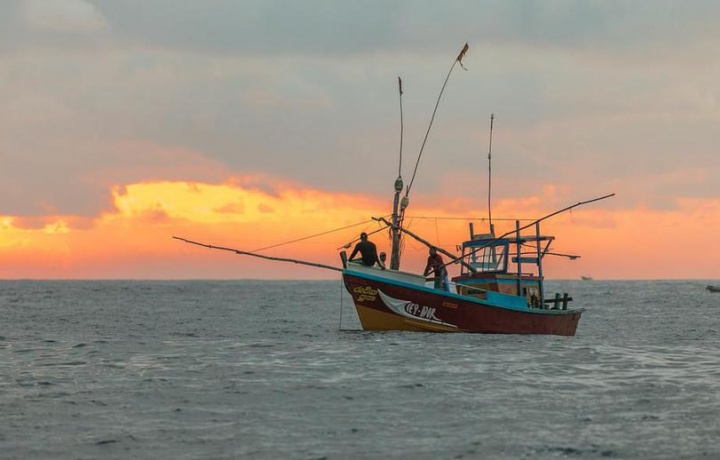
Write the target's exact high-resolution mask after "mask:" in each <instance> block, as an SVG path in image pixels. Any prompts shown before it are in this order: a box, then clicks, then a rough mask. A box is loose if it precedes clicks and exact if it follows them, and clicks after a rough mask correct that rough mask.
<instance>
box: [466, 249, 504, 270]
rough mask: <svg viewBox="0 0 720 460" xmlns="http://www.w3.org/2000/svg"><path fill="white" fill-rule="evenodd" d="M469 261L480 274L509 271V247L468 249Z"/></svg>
mask: <svg viewBox="0 0 720 460" xmlns="http://www.w3.org/2000/svg"><path fill="white" fill-rule="evenodd" d="M468 250H469V254H468V258H467V260H468V261H469V263H470V265H471V266H472V267H473V268H475V270H477V271H478V272H479V273H487V272H504V271H506V270H507V245H494V246H485V247H479V248H472V247H471V248H468Z"/></svg>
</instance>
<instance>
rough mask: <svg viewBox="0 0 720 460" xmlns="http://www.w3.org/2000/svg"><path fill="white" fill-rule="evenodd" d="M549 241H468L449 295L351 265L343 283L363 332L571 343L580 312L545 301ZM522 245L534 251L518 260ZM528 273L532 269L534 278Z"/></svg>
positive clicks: (407, 277) (406, 277) (410, 277)
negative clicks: (549, 338) (539, 337)
mask: <svg viewBox="0 0 720 460" xmlns="http://www.w3.org/2000/svg"><path fill="white" fill-rule="evenodd" d="M537 230H539V225H538V226H537ZM552 239H553V237H550V236H542V235H540V234H539V232H536V233H535V234H534V235H529V236H526V235H521V234H520V232H519V231H518V232H517V234H516V235H514V236H508V237H502V238H495V237H492V236H489V237H485V236H482V237H472V236H471V239H470V240H468V241H465V242H464V243H463V244H462V248H463V255H462V257H463V259H466V260H469V261H470V262H469V263H467V265H463V270H462V272H461V274H460V275H459V276H456V277H454V278H453V279H452V285H453V286H454V290H453V291H454V292H447V291H444V290H440V289H434V288H432V287H427V286H425V277H424V276H420V275H414V274H412V273H406V272H401V271H397V270H393V269H388V270H383V269H380V268H378V267H367V266H363V265H360V264H355V263H352V262H350V263H346V265H345V268H344V270H343V272H342V276H343V281H344V283H345V287H346V288H347V290H348V292H349V293H350V295H351V296H352V298H353V302H354V304H355V308H356V310H357V314H358V317H359V318H360V323H361V324H362V327H363V329H365V330H369V331H426V332H477V333H494V334H555V335H566V336H572V335H574V334H575V331H576V329H577V326H578V322H579V321H580V316H581V315H582V312H583V309H581V308H580V309H570V308H568V302H570V301H571V300H572V298H571V297H569V296H568V294H567V293H564V294H562V295H561V294H559V293H558V294H556V295H555V296H552V297H549V298H546V293H545V287H544V282H543V275H542V259H543V257H544V256H545V255H546V254H547V251H548V247H549V244H550V242H551V241H552ZM527 244H531V245H532V244H535V245H536V254H535V255H533V256H532V257H527V256H525V255H523V254H522V252H520V255H519V256H518V255H517V254H518V252H517V251H518V250H520V248H521V247H523V245H527ZM513 248H515V250H513ZM520 251H521V250H520ZM529 265H532V266H534V267H535V268H536V270H535V272H534V273H532V274H531V273H527V272H526V270H527V267H528V266H529ZM513 266H514V267H515V270H510V267H513Z"/></svg>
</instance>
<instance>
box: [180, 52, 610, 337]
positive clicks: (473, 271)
mask: <svg viewBox="0 0 720 460" xmlns="http://www.w3.org/2000/svg"><path fill="white" fill-rule="evenodd" d="M467 50H468V45H467V44H466V45H465V46H464V47H463V49H462V51H461V52H460V54H459V55H458V56H457V58H456V59H455V61H453V64H452V66H451V67H450V71H449V72H448V74H447V77H446V79H445V84H444V85H443V89H442V90H441V91H440V96H438V100H437V103H436V105H435V110H434V111H433V116H432V118H431V120H430V125H429V126H428V129H427V132H426V134H425V140H427V138H428V134H429V132H430V128H431V127H432V122H433V120H434V117H435V113H436V112H437V107H438V105H439V102H440V99H441V97H442V93H443V90H444V89H445V85H446V84H447V82H448V79H449V77H450V74H451V73H452V70H453V68H455V65H456V64H460V65H461V66H462V58H463V56H464V55H465V53H466V52H467ZM398 85H399V93H400V114H401V116H400V118H401V138H400V139H401V140H400V146H401V147H400V164H401V165H402V93H403V92H402V80H401V79H400V78H398ZM493 120H494V117H493V116H492V115H491V117H490V147H489V149H488V217H489V218H488V229H487V233H476V232H475V227H474V225H473V223H470V224H469V235H468V237H467V239H466V240H465V241H462V242H461V243H460V245H459V246H458V247H459V251H460V252H461V253H460V254H459V255H456V254H454V253H451V252H449V251H447V250H445V249H443V248H440V247H436V246H435V245H433V244H431V243H430V242H428V241H427V240H425V239H424V238H422V237H421V236H419V235H416V234H415V233H413V232H411V231H409V230H408V229H407V228H405V225H404V222H405V213H406V211H407V209H408V205H409V193H410V189H411V187H412V184H413V181H414V178H415V173H413V177H412V179H411V180H410V182H409V185H408V186H407V187H405V186H404V181H403V178H402V174H401V171H400V169H401V168H398V169H399V171H398V177H397V179H396V180H395V183H394V190H395V194H394V197H393V204H392V214H391V220H387V219H386V218H385V217H374V218H373V219H374V220H376V221H377V222H378V223H380V224H383V225H384V227H383V228H387V229H388V230H389V233H390V236H391V248H392V250H391V257H390V264H389V267H387V268H386V267H384V266H382V267H381V266H367V265H363V264H362V263H356V262H353V261H349V260H348V257H347V253H346V251H345V250H344V249H347V248H349V247H350V246H351V244H352V242H351V243H348V244H347V245H345V246H344V247H343V248H341V249H343V250H341V251H340V253H339V255H340V260H341V262H342V268H340V267H334V266H331V265H326V264H318V263H312V262H307V261H301V260H296V259H290V258H280V257H270V256H266V255H262V254H258V253H257V252H256V251H242V250H239V249H234V248H228V247H220V246H213V245H209V244H205V243H200V242H197V241H193V240H189V239H186V238H180V237H173V238H176V239H178V240H181V241H184V242H186V243H190V244H195V245H199V246H204V247H207V248H210V249H220V250H225V251H230V252H233V253H236V254H241V255H248V256H252V257H260V258H263V259H269V260H274V261H281V262H292V263H297V264H303V265H310V266H315V267H320V268H325V269H330V270H337V271H340V272H341V276H342V281H343V283H344V286H345V288H346V289H347V291H348V293H349V294H350V295H351V296H352V300H353V303H354V305H355V309H356V311H357V315H358V318H359V320H360V324H361V325H362V328H363V329H364V330H367V331H417V332H468V333H488V334H554V335H562V336H572V335H574V334H575V332H576V330H577V327H578V323H579V321H580V317H581V316H582V313H583V311H584V310H583V309H582V308H571V307H570V302H571V301H572V300H573V298H572V297H571V296H570V295H569V294H568V293H565V292H563V293H552V294H551V293H549V292H547V289H546V287H545V277H544V272H543V260H544V258H545V257H547V256H550V255H553V256H565V257H568V258H570V259H576V258H577V257H579V256H569V255H565V254H556V253H552V252H550V245H551V243H552V242H553V240H554V237H553V236H549V235H543V234H542V233H541V228H540V227H541V223H542V222H543V221H544V220H546V219H548V218H551V217H552V216H554V215H556V214H559V213H562V212H565V211H568V210H570V209H573V208H575V207H577V206H581V205H584V204H588V203H592V202H595V201H599V200H602V199H605V198H608V197H611V196H613V195H614V194H610V195H606V196H603V197H599V198H595V199H591V200H587V201H582V202H579V203H576V204H574V205H572V206H568V207H566V208H564V209H561V210H559V211H556V212H553V213H551V214H548V215H546V216H543V217H541V218H539V219H536V220H534V221H532V222H530V223H526V224H522V225H521V221H520V220H516V221H515V226H514V228H512V229H511V230H509V231H507V232H505V233H503V234H500V235H498V236H496V234H495V227H494V225H493V221H492V212H491V206H490V204H491V180H490V179H491V171H492V163H491V159H492V131H493ZM424 147H425V141H423V144H422V146H421V148H420V153H419V154H418V160H417V163H416V165H415V172H417V169H418V168H417V166H418V164H419V161H420V158H421V156H422V152H423V149H424ZM403 190H404V191H405V194H404V196H402V197H401V194H402V192H403ZM325 233H327V232H325ZM405 238H413V239H415V240H416V241H418V242H420V243H422V244H424V245H426V246H428V247H434V248H436V251H437V252H439V253H442V254H444V255H445V256H446V257H447V258H448V264H457V265H459V267H460V269H459V273H458V274H457V275H456V276H454V277H453V278H452V280H451V283H449V286H446V288H444V289H437V288H435V287H434V285H432V286H431V285H428V281H429V280H428V279H427V278H426V277H425V275H424V274H419V273H415V272H412V271H404V270H400V266H401V252H402V251H401V247H402V244H401V243H402V242H403V240H404V239H405ZM373 265H374V264H373Z"/></svg>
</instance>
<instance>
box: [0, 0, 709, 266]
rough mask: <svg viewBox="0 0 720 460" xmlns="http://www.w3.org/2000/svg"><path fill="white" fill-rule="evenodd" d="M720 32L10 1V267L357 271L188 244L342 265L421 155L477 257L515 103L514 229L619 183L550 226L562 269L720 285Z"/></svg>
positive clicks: (409, 260) (279, 6) (702, 14)
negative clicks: (474, 232) (475, 234)
mask: <svg viewBox="0 0 720 460" xmlns="http://www.w3.org/2000/svg"><path fill="white" fill-rule="evenodd" d="M466 42H467V43H468V44H469V50H468V52H467V54H466V55H465V57H464V58H463V61H462V63H463V65H464V67H465V69H466V70H465V69H463V68H461V67H459V66H456V67H455V68H454V69H453V71H452V74H451V76H450V79H449V81H448V84H447V86H446V88H445V90H444V92H443V95H442V99H441V101H440V104H439V107H438V109H437V114H436V117H435V119H434V122H433V125H432V130H431V131H430V134H429V136H428V139H427V142H426V144H425V147H424V149H423V151H422V152H423V153H422V156H421V157H420V158H419V160H418V155H419V152H420V149H421V146H422V144H423V138H424V136H425V134H426V131H427V129H428V125H429V122H430V119H431V115H432V113H433V108H434V107H435V103H436V101H437V98H438V95H439V94H440V90H441V87H442V85H443V82H444V79H445V77H446V76H447V74H448V71H449V70H450V68H451V66H452V64H453V62H454V60H455V57H456V56H457V54H458V52H459V51H460V49H461V48H462V47H463V45H464V44H465V43H466ZM718 42H720V2H716V1H704V0H695V1H693V2H686V1H681V0H678V1H670V0H635V1H632V2H628V1H614V0H610V1H607V0H603V1H600V0H597V1H595V0H577V1H572V0H554V1H549V0H548V1H533V0H473V1H454V0H448V1H444V2H437V1H426V0H412V1H410V0H406V1H387V0H364V1H353V0H350V1H342V2H338V1H334V0H311V1H307V2H296V1H290V0H251V1H244V0H204V1H202V2H198V1H194V0H152V1H148V0H123V1H117V0H0V165H1V167H0V261H2V263H0V278H4V279H26V278H29V279H96V278H97V279H238V278H253V279H327V278H336V277H337V273H336V272H334V271H329V270H324V269H319V268H313V267H305V266H301V265H296V264H283V263H279V262H270V261H264V260H259V259H257V258H252V257H248V256H239V255H235V254H232V253H228V252H223V251H215V250H209V249H205V248H202V247H197V246H192V245H188V244H185V243H182V242H180V241H178V240H175V239H173V238H172V237H173V236H180V237H184V238H189V239H191V240H196V241H200V242H203V243H207V244H212V245H218V246H225V247H232V248H237V249H241V250H244V251H259V253H260V254H265V255H268V256H274V257H288V258H295V259H301V260H306V261H312V262H317V263H323V264H328V265H333V266H339V265H340V259H339V256H338V251H339V250H341V249H342V248H343V246H345V245H347V244H348V243H351V242H352V241H353V240H354V239H355V238H356V237H357V235H358V233H359V232H361V231H367V232H371V233H372V232H375V231H378V230H380V231H378V232H377V233H372V236H371V239H372V240H373V241H374V242H375V243H376V244H377V245H378V247H379V249H380V250H385V251H389V242H388V237H387V232H386V231H381V226H380V225H379V224H378V223H377V222H376V221H373V220H372V217H378V216H386V215H388V214H390V212H391V205H392V193H393V183H394V181H395V179H396V178H397V176H398V173H399V172H400V174H401V176H402V177H403V179H404V181H405V185H408V183H409V182H410V180H411V178H413V170H414V167H415V165H416V164H417V166H418V167H417V172H416V173H415V176H414V179H413V180H412V184H413V185H412V188H411V191H410V193H409V198H410V206H409V208H408V211H407V224H408V225H409V228H410V229H411V230H412V231H414V232H415V233H418V234H420V235H422V236H423V237H424V238H426V239H427V240H429V241H431V242H432V243H433V244H436V245H438V246H440V247H443V248H445V249H446V250H448V251H451V252H455V249H456V245H457V244H459V243H461V242H462V241H463V240H464V239H466V238H467V235H468V223H469V222H470V221H471V220H472V221H474V222H475V226H476V229H481V230H482V229H486V228H487V225H488V220H487V218H488V206H487V205H488V177H489V173H488V166H489V164H488V150H489V131H490V130H489V126H490V115H491V114H494V116H495V121H494V125H493V137H492V193H491V211H492V216H493V219H494V222H495V224H496V226H497V227H498V230H499V231H503V230H504V229H508V228H510V227H511V226H513V225H514V219H522V222H529V221H531V220H532V219H537V218H540V217H542V216H544V215H547V214H549V213H552V212H554V211H556V210H558V209H562V208H564V207H566V206H570V205H573V204H575V203H578V202H580V201H584V200H589V199H592V198H595V197H599V196H603V195H607V194H610V193H615V196H614V197H612V198H609V199H606V200H603V201H600V202H596V203H592V204H588V205H585V206H581V207H578V208H574V209H573V210H572V211H571V212H566V213H563V214H560V215H558V216H556V217H554V218H552V219H548V220H546V221H543V223H542V225H543V233H546V234H552V235H554V236H555V237H556V240H555V241H554V242H553V251H554V252H560V253H568V254H577V255H580V256H581V257H580V258H579V259H577V260H567V259H565V258H548V260H547V261H546V262H547V263H546V267H545V274H546V276H547V277H548V278H560V279H563V278H564V279H578V278H579V277H580V276H592V277H593V278H595V279H720V265H718V264H717V262H716V261H717V260H718V259H720V243H718V242H717V239H716V238H715V237H716V234H717V229H718V228H720V181H719V180H718V178H719V177H720V156H719V155H718V146H720V129H718V128H719V127H720V105H719V104H720V100H719V97H720V83H719V82H720V61H718V59H717V43H718ZM398 77H401V78H402V80H403V90H404V93H403V96H402V120H403V123H402V133H403V135H402V156H401V155H400V152H401V150H400V141H401V136H400V134H401V123H400V120H401V117H400V114H401V112H400V97H399V94H398V85H397V78H398ZM316 235H318V236H316ZM311 236H316V237H312V238H309V237H311ZM426 255H427V251H426V248H425V247H424V246H422V245H420V244H419V243H416V242H414V241H411V240H408V241H407V242H406V245H405V248H404V253H403V265H402V269H404V270H408V271H417V270H422V268H423V267H424V259H425V257H426ZM451 273H452V271H451Z"/></svg>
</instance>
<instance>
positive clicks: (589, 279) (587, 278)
mask: <svg viewBox="0 0 720 460" xmlns="http://www.w3.org/2000/svg"><path fill="white" fill-rule="evenodd" d="M580 279H581V280H583V281H592V280H593V279H592V276H585V275H582V276H580Z"/></svg>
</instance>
